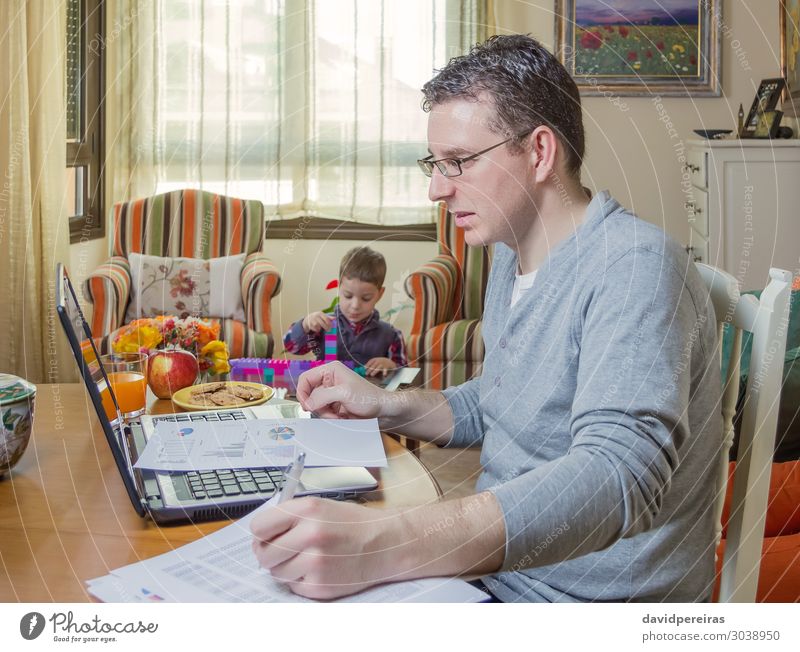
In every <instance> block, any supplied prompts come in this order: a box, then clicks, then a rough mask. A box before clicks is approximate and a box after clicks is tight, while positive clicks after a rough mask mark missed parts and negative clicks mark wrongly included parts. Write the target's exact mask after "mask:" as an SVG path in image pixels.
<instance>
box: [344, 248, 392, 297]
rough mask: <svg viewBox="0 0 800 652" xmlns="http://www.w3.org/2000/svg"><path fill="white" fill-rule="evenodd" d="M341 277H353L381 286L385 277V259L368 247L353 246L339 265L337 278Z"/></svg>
mask: <svg viewBox="0 0 800 652" xmlns="http://www.w3.org/2000/svg"><path fill="white" fill-rule="evenodd" d="M343 278H354V279H357V280H359V281H361V282H362V283H372V284H373V285H374V286H375V287H378V288H381V287H383V281H384V280H385V279H386V259H385V258H384V257H383V254H381V253H378V252H377V251H375V250H374V249H370V248H369V247H354V248H352V249H351V250H350V251H348V252H347V253H346V254H345V255H344V258H342V262H341V264H340V265H339V280H341V279H343Z"/></svg>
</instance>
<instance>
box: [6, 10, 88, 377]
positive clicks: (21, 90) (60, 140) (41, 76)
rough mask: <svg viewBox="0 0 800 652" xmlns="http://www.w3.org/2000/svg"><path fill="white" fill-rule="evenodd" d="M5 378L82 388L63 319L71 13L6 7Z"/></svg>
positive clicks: (67, 227)
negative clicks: (73, 383) (60, 276)
mask: <svg viewBox="0 0 800 652" xmlns="http://www.w3.org/2000/svg"><path fill="white" fill-rule="evenodd" d="M0 25H2V29H0V61H2V62H3V63H2V66H0V180H2V182H1V183H0V252H1V253H0V281H1V282H0V306H2V310H0V332H2V333H3V345H2V346H0V372H7V373H13V374H16V375H19V376H23V377H25V378H27V379H29V380H31V381H32V382H34V383H45V382H49V383H55V382H61V381H67V380H74V378H75V373H74V367H75V363H74V362H73V361H72V360H70V357H69V348H68V347H67V344H66V340H65V338H64V336H63V333H62V332H61V327H60V325H59V323H58V318H57V316H56V313H55V287H54V275H55V263H56V262H57V261H62V262H68V261H67V256H68V253H69V224H68V216H67V201H66V177H65V174H64V167H65V161H66V137H67V136H66V94H65V77H66V64H65V59H64V53H65V50H66V33H67V32H66V4H65V3H64V2H63V0H42V1H40V2H26V1H25V0H4V2H0Z"/></svg>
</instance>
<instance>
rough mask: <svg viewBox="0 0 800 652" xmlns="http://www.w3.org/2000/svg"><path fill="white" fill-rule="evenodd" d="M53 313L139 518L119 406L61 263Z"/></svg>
mask: <svg viewBox="0 0 800 652" xmlns="http://www.w3.org/2000/svg"><path fill="white" fill-rule="evenodd" d="M56 312H58V317H59V320H60V321H61V326H62V327H63V328H64V333H65V334H66V336H67V340H68V341H69V346H70V348H71V349H72V354H73V355H74V356H75V362H76V363H77V364H78V371H79V372H80V374H81V378H83V382H84V384H85V385H86V390H87V392H88V393H89V398H90V399H91V401H92V405H93V406H94V409H95V412H97V417H98V419H99V420H100V425H101V426H102V428H103V433H104V434H105V436H106V439H107V440H108V444H109V446H110V447H111V452H112V454H113V455H114V461H115V462H116V463H117V468H118V469H119V472H120V475H121V476H122V481H123V482H124V483H125V488H126V490H127V491H128V495H129V497H130V499H131V502H132V503H133V506H134V508H135V509H136V511H137V512H138V513H139V514H140V515H141V516H143V515H144V514H145V509H144V506H143V504H142V501H141V499H140V497H139V493H138V492H137V490H136V485H135V483H134V480H133V477H132V475H131V474H132V473H133V471H132V470H131V467H130V461H129V459H128V454H127V447H126V445H125V442H124V435H123V432H122V428H120V427H117V426H119V424H121V423H122V419H121V418H120V411H119V404H118V403H117V399H116V396H114V392H113V390H112V389H111V386H110V384H109V382H108V377H107V376H106V374H105V371H104V370H103V368H102V365H100V362H99V359H98V358H99V352H98V350H97V347H96V346H95V343H94V340H93V339H92V337H91V329H90V328H89V324H88V323H87V322H86V320H85V319H84V317H83V312H82V311H81V309H80V306H79V305H78V299H77V296H76V295H75V289H74V288H73V287H72V283H70V280H69V277H68V276H67V270H66V269H65V267H64V265H62V264H61V263H58V264H57V265H56ZM112 422H113V424H112Z"/></svg>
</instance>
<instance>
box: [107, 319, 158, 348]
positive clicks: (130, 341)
mask: <svg viewBox="0 0 800 652" xmlns="http://www.w3.org/2000/svg"><path fill="white" fill-rule="evenodd" d="M159 344H161V331H159V329H158V328H155V327H153V326H151V325H150V323H149V320H146V319H139V320H136V321H134V322H131V323H130V324H128V326H127V327H126V328H125V329H124V330H123V331H121V332H120V333H119V334H118V335H117V337H116V339H115V340H114V345H113V349H114V351H116V352H117V353H138V352H139V351H140V350H141V349H147V350H151V349H154V348H156V347H157V346H158V345H159Z"/></svg>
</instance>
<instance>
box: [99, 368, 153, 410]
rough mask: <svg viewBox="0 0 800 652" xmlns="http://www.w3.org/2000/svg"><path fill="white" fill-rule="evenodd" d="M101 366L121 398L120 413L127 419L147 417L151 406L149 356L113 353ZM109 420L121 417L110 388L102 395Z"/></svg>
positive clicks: (119, 399)
mask: <svg viewBox="0 0 800 652" xmlns="http://www.w3.org/2000/svg"><path fill="white" fill-rule="evenodd" d="M100 364H102V365H103V369H104V370H105V372H106V375H107V376H108V382H109V383H110V384H111V389H112V390H113V392H114V396H115V397H116V398H117V404H118V405H119V411H120V412H121V413H122V416H123V417H124V418H125V419H132V418H135V417H138V416H140V415H142V414H144V411H145V407H146V404H147V381H146V378H147V356H146V355H145V354H144V353H112V354H109V355H101V356H100ZM100 398H101V399H102V400H103V407H104V408H105V411H106V414H107V415H109V419H110V420H111V421H113V420H114V419H116V418H117V414H116V409H115V408H114V402H113V401H112V400H111V396H109V393H108V389H103V390H102V391H101V392H100Z"/></svg>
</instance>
